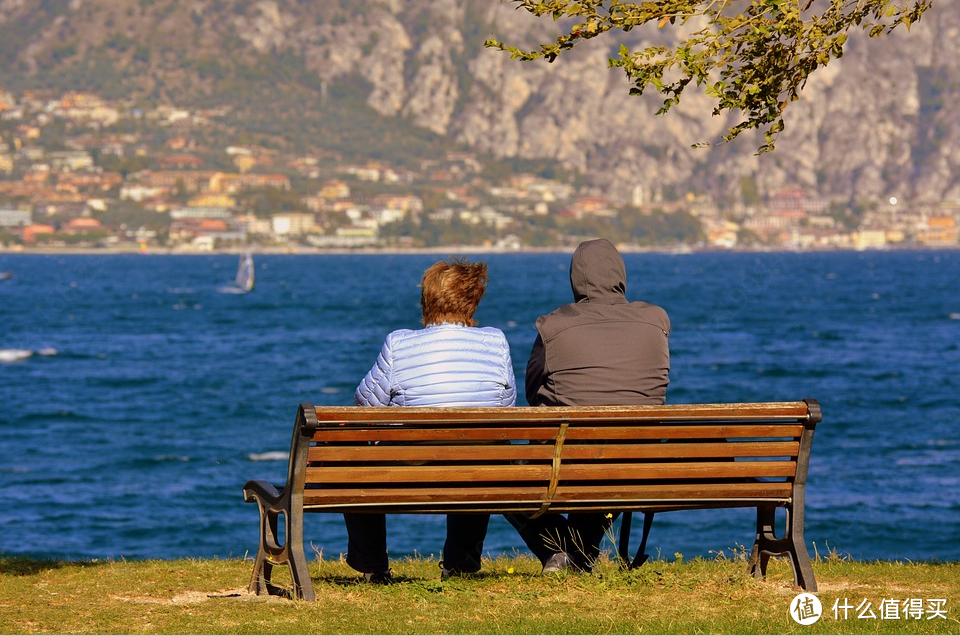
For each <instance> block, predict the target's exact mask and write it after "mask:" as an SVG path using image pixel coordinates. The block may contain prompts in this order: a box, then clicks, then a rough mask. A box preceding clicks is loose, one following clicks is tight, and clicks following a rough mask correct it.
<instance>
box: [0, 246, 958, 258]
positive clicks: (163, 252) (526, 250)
mask: <svg viewBox="0 0 960 636" xmlns="http://www.w3.org/2000/svg"><path fill="white" fill-rule="evenodd" d="M617 248H618V249H619V250H620V251H621V252H622V253H624V254H671V255H678V256H683V255H686V254H819V253H834V252H939V251H953V250H957V249H960V244H958V245H909V246H890V247H882V248H869V249H860V250H858V249H853V248H823V249H787V248H763V247H761V248H737V249H716V248H705V249H702V248H692V247H679V248H678V247H637V246H630V245H618V246H617ZM575 249H576V246H575V245H573V246H567V247H564V246H554V247H523V248H520V249H503V248H496V247H487V246H479V245H446V246H439V247H405V248H400V247H363V248H342V247H341V248H331V249H327V248H314V247H295V248H284V247H252V248H249V247H248V248H243V249H239V248H237V249H234V248H230V249H220V250H188V249H179V248H178V249H167V248H156V249H149V250H146V251H141V250H139V249H137V248H135V247H131V248H129V249H127V248H114V247H96V248H94V247H86V248H85V247H64V248H56V247H37V248H15V249H8V248H3V247H0V256H4V255H11V256H17V255H25V254H40V255H53V256H56V255H63V256H106V255H119V254H136V255H144V256H204V255H210V256H213V255H234V256H236V255H239V254H242V253H244V252H247V251H249V252H252V253H254V254H273V255H286V256H317V255H323V254H331V255H333V254H336V255H342V254H358V255H376V254H384V255H402V254H411V255H416V254H441V253H442V254H448V255H459V254H570V253H573V251H574V250H575Z"/></svg>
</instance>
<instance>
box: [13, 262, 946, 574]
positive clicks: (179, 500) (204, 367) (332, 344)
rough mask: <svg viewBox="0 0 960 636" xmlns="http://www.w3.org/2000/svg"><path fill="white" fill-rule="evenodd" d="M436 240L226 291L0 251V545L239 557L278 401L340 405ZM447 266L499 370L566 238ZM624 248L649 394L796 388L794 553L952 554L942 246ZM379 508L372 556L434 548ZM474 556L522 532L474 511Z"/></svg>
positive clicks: (701, 550)
mask: <svg viewBox="0 0 960 636" xmlns="http://www.w3.org/2000/svg"><path fill="white" fill-rule="evenodd" d="M447 255H448V254H447V252H442V253H438V254H435V255H424V254H418V255H258V256H257V265H256V266H257V287H256V289H255V290H254V291H253V292H251V293H249V294H245V295H244V294H224V293H220V292H219V291H218V288H220V287H221V286H222V285H224V284H226V283H229V282H230V281H231V280H232V278H233V275H234V271H235V268H236V264H237V258H236V257H235V256H231V255H202V256H196V255H191V256H161V255H139V254H130V255H36V254H0V271H5V270H11V271H12V272H13V277H12V278H10V279H9V280H4V281H0V324H2V331H0V434H2V449H3V453H2V458H0V498H2V500H3V501H4V502H5V505H4V506H3V507H2V509H0V554H6V555H30V556H35V557H55V558H63V559H89V558H101V559H105V558H106V559H109V558H116V559H119V558H126V559H139V558H177V557H206V558H209V557H237V556H243V555H245V554H247V553H255V551H256V546H257V510H256V506H254V505H252V504H246V503H244V502H243V499H242V494H241V489H242V487H243V484H244V483H245V482H246V481H247V480H249V479H252V478H263V479H268V480H273V481H275V482H282V481H283V479H284V478H285V470H286V462H285V452H286V450H287V449H288V447H289V443H290V435H291V432H292V427H293V420H294V416H295V414H296V408H297V405H298V404H299V403H300V402H304V401H308V402H313V403H316V404H351V403H352V399H353V398H352V396H353V390H354V388H355V387H356V385H357V383H358V382H359V380H360V378H361V377H362V376H363V374H364V373H365V372H366V371H367V369H368V368H369V367H370V365H372V364H373V361H374V359H375V357H376V355H377V352H378V351H379V348H380V345H381V343H382V341H383V337H384V336H385V334H386V333H387V332H389V331H391V330H393V329H396V328H399V327H417V326H418V324H419V318H420V313H419V307H418V301H419V290H418V288H417V284H418V283H419V280H420V276H421V274H422V272H423V270H424V269H425V267H427V266H428V265H429V264H431V263H432V262H434V261H435V260H437V259H438V258H445V257H446V256H447ZM471 258H474V259H478V258H482V259H483V260H485V261H487V262H488V263H489V265H490V278H491V281H490V285H489V288H488V291H487V295H486V297H485V298H484V300H483V302H482V303H481V305H480V309H479V311H478V314H477V318H478V319H479V320H480V322H481V324H483V325H492V326H496V327H499V328H500V329H502V330H503V331H504V332H505V333H506V335H507V338H508V339H509V341H510V343H511V347H512V352H513V360H514V365H515V367H516V374H517V378H518V379H521V378H522V377H523V373H524V367H525V363H526V359H527V355H528V353H529V350H530V346H531V344H532V343H533V339H534V336H535V332H534V328H533V322H534V320H535V319H536V317H537V316H538V315H539V314H541V313H545V312H547V311H549V310H551V309H552V308H554V307H555V306H557V305H559V304H562V303H564V302H567V301H568V299H569V298H570V288H569V280H568V273H567V272H568V266H569V258H570V257H569V254H563V253H558V254H490V255H483V256H472V257H471ZM625 260H626V263H627V270H628V290H627V295H628V297H629V298H630V299H631V300H646V301H648V302H653V303H656V304H659V305H661V306H663V307H664V308H665V309H666V310H667V312H668V313H669V315H670V317H671V320H672V323H673V333H672V335H671V355H672V369H671V384H670V388H669V391H668V394H667V400H668V402H673V403H698V402H738V401H749V402H752V401H781V400H787V401H789V400H799V399H803V398H806V397H813V398H817V399H819V400H820V402H821V405H822V408H823V415H824V420H823V423H822V424H820V425H819V427H818V429H817V433H816V439H815V441H814V447H813V455H812V460H811V465H810V475H809V481H808V489H807V506H806V539H807V542H808V546H809V547H810V550H811V553H814V552H818V553H820V554H821V555H823V554H825V553H826V552H827V551H830V550H836V551H837V552H839V553H840V554H842V555H848V556H850V557H853V558H857V559H864V560H874V559H910V560H934V559H937V560H957V559H960V381H958V374H960V296H958V281H960V277H958V273H960V252H958V251H917V252H907V251H903V252H900V251H897V252H860V253H856V252H835V253H809V254H792V253H791V254H779V253H764V254H745V253H734V254H726V253H707V254H683V255H669V254H626V255H625ZM28 354H29V355H28ZM520 384H521V386H520V391H521V397H520V400H519V401H518V403H525V400H524V399H523V396H522V390H523V387H522V384H523V383H522V380H521V381H520ZM388 524H389V525H388V527H389V529H390V550H391V556H392V557H396V556H400V555H404V554H412V553H414V552H417V553H419V554H426V555H430V554H434V555H436V554H437V553H438V551H439V550H440V548H441V544H442V538H443V519H442V517H435V516H405V517H402V518H399V517H395V518H392V519H391V521H390V522H388ZM635 527H638V526H635ZM753 532H754V518H753V515H752V514H751V513H750V511H747V510H731V511H708V512H676V513H670V514H664V515H659V516H658V517H657V520H656V522H655V524H654V527H653V532H652V533H651V536H650V544H649V545H648V552H651V554H653V555H655V556H656V555H658V554H659V555H661V556H662V557H663V558H673V555H674V554H675V553H681V554H683V555H684V557H686V558H689V557H692V556H696V555H705V556H709V555H712V554H715V553H718V552H724V553H726V554H730V552H731V551H733V550H737V549H739V546H747V547H749V546H750V545H751V544H752V540H753ZM638 534H639V532H638ZM305 541H306V542H307V543H308V547H307V550H308V554H310V553H311V547H312V548H314V549H316V550H319V551H322V552H323V554H324V556H325V557H331V556H332V557H336V556H337V555H338V554H339V553H341V552H343V551H345V549H346V534H345V531H344V529H343V523H342V520H341V518H340V517H339V516H338V515H308V516H307V520H306V522H305ZM485 549H486V550H487V551H489V552H491V553H501V552H508V553H510V552H513V551H515V550H521V551H522V550H523V544H522V541H520V539H519V537H518V536H517V535H516V533H515V531H514V530H513V529H512V528H511V527H510V526H509V524H507V523H506V522H505V521H504V520H503V519H501V518H494V519H493V520H492V522H491V527H490V532H489V534H488V537H487V542H486V544H485Z"/></svg>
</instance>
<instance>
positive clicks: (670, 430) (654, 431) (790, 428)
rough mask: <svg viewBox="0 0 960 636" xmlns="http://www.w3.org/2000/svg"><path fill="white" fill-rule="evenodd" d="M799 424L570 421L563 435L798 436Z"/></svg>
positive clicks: (590, 437) (574, 437)
mask: <svg viewBox="0 0 960 636" xmlns="http://www.w3.org/2000/svg"><path fill="white" fill-rule="evenodd" d="M802 433H803V426H802V425H801V424H796V423H793V422H786V423H782V424H770V423H752V422H751V423H749V424H731V423H729V422H726V423H723V424H682V425H667V424H662V425H661V424H637V425H634V426H608V427H604V428H602V429H598V428H594V427H589V426H587V425H585V424H582V423H574V424H571V425H570V427H569V428H568V429H567V434H566V439H567V440H569V441H578V440H628V439H636V440H657V439H698V438H699V439H720V440H723V439H731V438H799V437H800V435H801V434H802Z"/></svg>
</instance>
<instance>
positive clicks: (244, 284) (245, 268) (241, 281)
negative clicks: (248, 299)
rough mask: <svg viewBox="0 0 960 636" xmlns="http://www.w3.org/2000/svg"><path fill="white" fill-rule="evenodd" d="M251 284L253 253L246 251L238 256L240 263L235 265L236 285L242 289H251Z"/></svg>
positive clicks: (252, 279) (252, 282) (252, 280)
mask: <svg viewBox="0 0 960 636" xmlns="http://www.w3.org/2000/svg"><path fill="white" fill-rule="evenodd" d="M253 284H254V267H253V254H251V253H250V252H247V253H246V254H244V255H243V256H241V257H240V264H239V265H238V266H237V287H239V288H240V289H242V290H244V291H250V290H252V289H253Z"/></svg>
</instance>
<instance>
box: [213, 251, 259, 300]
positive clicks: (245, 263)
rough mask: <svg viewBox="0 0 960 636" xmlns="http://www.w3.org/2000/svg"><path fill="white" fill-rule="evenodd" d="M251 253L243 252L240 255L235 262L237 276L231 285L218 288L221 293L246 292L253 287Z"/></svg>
mask: <svg viewBox="0 0 960 636" xmlns="http://www.w3.org/2000/svg"><path fill="white" fill-rule="evenodd" d="M254 278H255V276H254V266H253V254H251V253H250V252H245V253H243V254H242V255H241V256H240V262H239V263H238V264H237V277H236V279H235V280H234V283H233V284H232V285H226V286H224V287H221V288H220V293H223V294H246V293H247V292H249V291H251V290H252V289H253V284H254Z"/></svg>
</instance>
